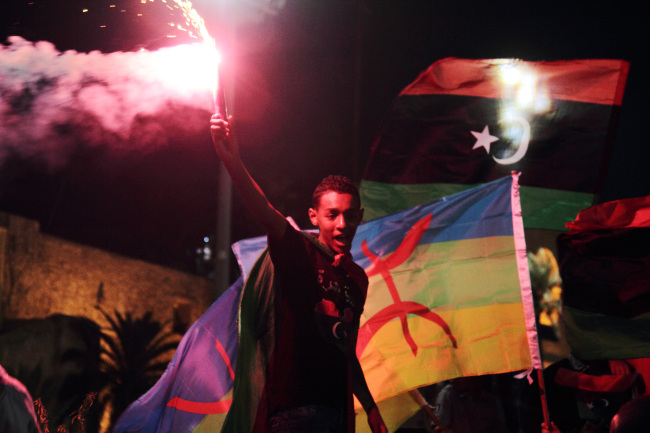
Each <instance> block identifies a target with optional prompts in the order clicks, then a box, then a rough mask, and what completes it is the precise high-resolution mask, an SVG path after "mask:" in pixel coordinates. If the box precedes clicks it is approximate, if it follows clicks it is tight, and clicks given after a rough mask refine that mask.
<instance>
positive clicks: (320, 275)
mask: <svg viewBox="0 0 650 433" xmlns="http://www.w3.org/2000/svg"><path fill="white" fill-rule="evenodd" d="M310 236H311V235H310ZM269 251H270V255H271V259H272V261H273V266H274V269H275V287H276V289H275V290H276V299H275V305H276V316H275V329H276V343H275V351H274V354H273V357H272V359H271V362H270V364H269V369H268V372H267V385H268V386H269V388H268V390H269V395H268V398H269V411H270V413H273V411H274V410H277V409H287V408H290V407H296V406H304V405H308V404H321V405H326V406H330V407H334V408H341V409H344V408H345V407H346V404H347V402H348V392H349V391H348V372H349V369H348V365H349V364H348V356H354V348H353V347H352V348H350V346H351V345H352V344H355V343H356V341H352V339H351V338H350V337H351V336H354V335H356V333H355V332H352V330H355V329H358V326H359V317H360V315H361V312H362V311H363V304H364V302H365V298H366V292H367V287H368V278H367V277H366V275H365V273H364V271H363V269H361V268H360V267H359V266H358V265H356V264H355V263H354V262H352V261H351V260H346V261H345V263H344V264H341V265H339V266H333V265H332V262H333V258H332V257H330V256H329V255H328V254H326V253H325V252H324V251H322V250H321V249H320V248H319V247H318V246H316V245H315V244H314V243H313V242H312V241H310V240H309V239H307V238H306V237H305V236H304V235H303V234H301V233H299V232H298V231H296V230H295V229H293V228H292V227H291V226H288V227H287V230H286V235H285V236H284V238H283V239H279V240H278V239H276V240H273V239H269Z"/></svg>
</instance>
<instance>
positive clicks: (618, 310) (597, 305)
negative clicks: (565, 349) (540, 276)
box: [558, 196, 650, 360]
mask: <svg viewBox="0 0 650 433" xmlns="http://www.w3.org/2000/svg"><path fill="white" fill-rule="evenodd" d="M567 226H568V227H569V232H567V233H564V234H562V235H560V236H559V237H558V254H559V257H558V258H559V265H560V275H561V276H562V286H563V290H562V297H563V307H562V313H563V318H564V323H565V327H566V337H567V341H568V343H569V345H570V346H571V351H572V353H573V354H574V355H575V356H576V357H578V358H580V359H585V360H591V359H630V358H641V357H650V196H647V197H640V198H632V199H624V200H618V201H612V202H607V203H603V204H600V205H597V206H593V207H591V208H588V209H585V210H584V211H582V212H580V213H579V214H578V217H577V219H576V220H575V221H574V222H572V223H569V224H567Z"/></svg>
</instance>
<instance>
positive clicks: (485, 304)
mask: <svg viewBox="0 0 650 433" xmlns="http://www.w3.org/2000/svg"><path fill="white" fill-rule="evenodd" d="M516 179H517V176H513V177H512V178H511V177H506V178H502V179H499V180H496V181H493V182H490V183H487V184H485V185H482V186H479V187H476V188H473V189H470V190H468V191H464V192H461V193H458V194H454V195H452V196H449V197H445V198H443V199H440V200H437V201H434V202H432V203H429V204H426V205H421V206H416V207H414V208H412V209H408V210H405V211H403V212H400V213H397V214H393V215H390V216H386V217H383V218H379V219H376V220H373V221H369V222H366V223H363V224H361V225H360V226H359V228H358V230H357V235H356V236H355V239H354V242H353V245H352V255H353V258H354V260H355V262H357V263H358V264H359V265H360V266H361V267H363V268H364V269H365V271H366V273H367V274H368V276H369V279H370V286H369V289H368V298H367V301H366V304H365V308H364V313H363V315H362V318H361V327H360V330H359V340H358V344H357V355H358V357H359V360H360V362H361V365H362V367H363V370H364V373H365V376H366V380H367V382H368V386H369V387H370V390H371V392H372V394H373V396H374V398H375V400H376V401H377V402H378V406H379V409H380V411H381V413H382V416H383V418H384V420H385V421H386V423H387V425H388V426H389V428H390V430H391V431H394V430H395V429H396V428H397V427H398V426H399V424H400V423H401V422H403V421H404V420H405V419H406V418H407V417H408V416H410V415H412V414H413V413H414V412H415V411H417V410H418V409H419V405H418V403H417V402H416V401H415V400H414V399H413V398H412V397H411V396H410V395H409V393H408V391H410V390H414V389H417V388H418V387H421V386H424V385H428V384H431V383H435V382H439V381H442V380H446V379H450V378H453V377H458V376H469V375H478V374H488V373H502V372H509V371H519V370H526V369H528V368H530V367H535V368H540V367H541V361H540V356H539V349H538V347H537V336H536V331H535V318H534V312H533V304H532V295H531V292H530V280H529V276H528V264H527V260H526V248H525V242H524V237H523V224H522V222H521V209H520V207H519V197H518V184H517V181H516ZM255 245H256V246H257V247H255ZM263 246H264V244H263V238H255V239H250V240H245V241H241V242H238V243H237V244H236V245H235V246H234V247H233V250H234V251H235V254H236V255H237V257H238V260H239V263H240V265H241V266H242V273H244V274H246V273H248V272H249V268H250V266H251V265H250V264H251V263H252V262H251V260H247V259H246V257H247V256H249V255H253V256H255V257H257V255H258V254H259V250H256V248H260V247H262V248H263ZM253 274H255V271H254V270H253ZM236 404H237V403H236V402H234V403H233V405H236ZM357 408H358V410H359V412H358V413H360V414H362V413H363V410H362V409H361V407H360V405H358V404H357ZM367 429H368V425H367V422H366V417H365V416H358V417H357V431H358V432H362V431H367Z"/></svg>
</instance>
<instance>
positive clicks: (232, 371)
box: [214, 338, 235, 380]
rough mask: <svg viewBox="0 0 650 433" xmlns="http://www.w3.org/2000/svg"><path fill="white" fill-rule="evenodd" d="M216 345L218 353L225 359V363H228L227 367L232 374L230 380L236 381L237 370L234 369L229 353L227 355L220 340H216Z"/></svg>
mask: <svg viewBox="0 0 650 433" xmlns="http://www.w3.org/2000/svg"><path fill="white" fill-rule="evenodd" d="M214 345H215V347H216V348H217V351H218V352H219V354H220V355H221V357H222V358H223V360H224V362H225V363H226V367H228V371H229V372H230V378H231V379H232V380H235V370H233V368H232V364H231V363H230V358H229V357H228V353H226V349H225V348H224V347H223V345H222V344H221V343H220V342H219V339H218V338H215V339H214Z"/></svg>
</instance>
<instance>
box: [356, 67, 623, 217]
mask: <svg viewBox="0 0 650 433" xmlns="http://www.w3.org/2000/svg"><path fill="white" fill-rule="evenodd" d="M628 68H629V64H628V63H627V62H625V61H621V60H570V61H553V62H526V61H521V60H514V59H487V60H486V59H483V60H467V59H457V58H446V59H442V60H440V61H437V62H436V63H434V64H433V65H431V66H430V67H429V68H428V69H427V70H426V71H424V72H423V73H422V74H421V75H420V76H419V77H418V78H417V79H416V80H415V81H414V82H413V83H412V84H410V85H409V86H408V87H406V88H405V89H404V90H403V91H402V92H401V93H400V94H399V96H398V98H397V99H396V100H395V102H394V103H393V105H392V107H391V108H390V110H389V112H388V113H387V116H386V119H385V121H384V122H383V126H382V127H381V128H380V130H379V132H378V134H377V135H376V137H375V139H374V141H373V143H372V147H371V151H370V156H369V161H368V164H367V167H366V171H365V174H364V176H363V181H362V183H361V194H362V202H363V203H364V207H365V208H366V215H367V218H369V219H372V218H376V217H379V216H383V215H387V214H391V213H394V212H397V211H399V210H402V209H407V208H409V207H411V206H414V205H417V204H421V203H426V202H429V201H432V200H435V199H437V198H439V197H443V196H446V195H449V194H452V193H454V192H457V191H460V190H462V189H466V188H468V187H470V186H472V185H476V184H480V183H484V182H488V181H492V180H494V179H498V178H500V177H503V176H506V175H508V174H509V173H510V172H511V171H513V170H514V171H517V172H521V173H522V175H521V185H522V187H521V201H522V208H523V210H524V225H525V226H526V228H538V229H552V230H564V224H565V223H566V222H568V221H572V220H573V219H574V218H575V216H576V215H577V213H578V212H579V211H580V210H581V209H584V208H586V207H588V206H591V205H592V204H593V198H594V194H598V193H599V192H600V189H601V187H602V180H603V178H604V175H605V170H604V168H605V161H606V157H607V154H608V149H609V148H610V147H611V143H612V140H613V134H614V129H615V128H614V126H615V121H616V119H617V117H618V112H619V109H620V105H621V102H622V98H623V90H624V87H625V81H626V78H627V72H628Z"/></svg>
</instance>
